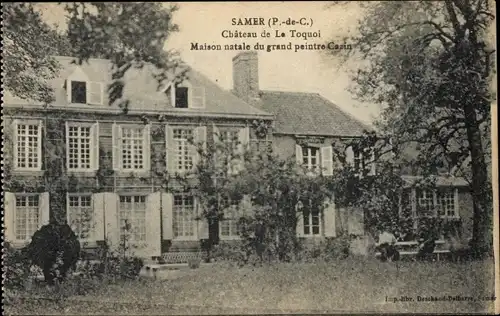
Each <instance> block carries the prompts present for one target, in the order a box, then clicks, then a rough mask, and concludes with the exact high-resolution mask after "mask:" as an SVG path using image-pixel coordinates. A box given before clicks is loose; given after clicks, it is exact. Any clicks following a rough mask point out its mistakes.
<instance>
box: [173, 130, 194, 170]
mask: <svg viewBox="0 0 500 316" xmlns="http://www.w3.org/2000/svg"><path fill="white" fill-rule="evenodd" d="M173 138H174V143H175V166H176V170H177V171H179V172H184V171H190V170H191V169H193V166H194V154H195V152H194V148H193V147H194V146H193V144H191V142H192V141H193V130H192V129H190V128H175V129H174V135H173Z"/></svg>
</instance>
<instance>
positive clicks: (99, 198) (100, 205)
mask: <svg viewBox="0 0 500 316" xmlns="http://www.w3.org/2000/svg"><path fill="white" fill-rule="evenodd" d="M104 205H105V201H104V193H95V194H92V208H93V211H94V213H93V218H92V219H93V225H94V227H93V229H92V236H91V239H93V240H95V241H97V240H102V241H104V240H105V234H104V231H105V212H104Z"/></svg>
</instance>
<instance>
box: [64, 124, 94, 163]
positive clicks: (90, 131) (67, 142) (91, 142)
mask: <svg viewBox="0 0 500 316" xmlns="http://www.w3.org/2000/svg"><path fill="white" fill-rule="evenodd" d="M70 127H78V128H82V127H84V128H86V127H88V128H89V129H90V130H89V138H90V166H89V168H80V167H79V168H70V164H69V154H70V153H69V144H70V142H69V138H70V135H69V128H70ZM94 128H96V124H95V123H81V122H78V123H77V122H66V169H67V170H68V171H71V172H89V171H95V170H96V169H97V166H98V163H99V162H98V161H95V160H96V153H95V151H96V150H97V151H99V148H98V146H99V144H98V143H97V144H95V136H94V135H93V133H95V131H94V130H93V129H94ZM98 137H99V135H97V138H98ZM78 149H79V150H80V148H78ZM79 155H80V153H79ZM78 160H80V157H78ZM79 165H80V161H79Z"/></svg>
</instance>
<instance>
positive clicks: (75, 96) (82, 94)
mask: <svg viewBox="0 0 500 316" xmlns="http://www.w3.org/2000/svg"><path fill="white" fill-rule="evenodd" d="M71 103H81V104H86V103H87V83H86V82H85V81H71Z"/></svg>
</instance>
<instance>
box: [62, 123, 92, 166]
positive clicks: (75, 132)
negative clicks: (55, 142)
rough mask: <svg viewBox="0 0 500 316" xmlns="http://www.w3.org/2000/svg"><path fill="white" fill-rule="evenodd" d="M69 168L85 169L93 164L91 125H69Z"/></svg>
mask: <svg viewBox="0 0 500 316" xmlns="http://www.w3.org/2000/svg"><path fill="white" fill-rule="evenodd" d="M67 142H68V169H69V170H84V169H90V168H91V166H92V149H91V143H92V134H91V127H90V126H76V125H75V126H72V125H69V126H68V139H67Z"/></svg>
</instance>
